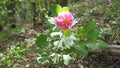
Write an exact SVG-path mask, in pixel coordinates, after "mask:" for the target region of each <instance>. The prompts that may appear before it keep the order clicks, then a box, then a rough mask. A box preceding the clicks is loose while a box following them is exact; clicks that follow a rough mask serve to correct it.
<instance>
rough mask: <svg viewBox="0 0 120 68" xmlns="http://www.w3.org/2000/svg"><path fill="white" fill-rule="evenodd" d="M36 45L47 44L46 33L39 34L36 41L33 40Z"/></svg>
mask: <svg viewBox="0 0 120 68" xmlns="http://www.w3.org/2000/svg"><path fill="white" fill-rule="evenodd" d="M35 43H36V45H37V46H38V47H45V46H47V45H48V42H47V35H43V34H40V35H39V36H38V37H37V39H36V41H35Z"/></svg>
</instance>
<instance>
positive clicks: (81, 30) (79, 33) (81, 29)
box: [76, 27, 85, 37]
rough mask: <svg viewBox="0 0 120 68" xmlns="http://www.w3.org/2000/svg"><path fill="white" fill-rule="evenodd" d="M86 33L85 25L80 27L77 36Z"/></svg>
mask: <svg viewBox="0 0 120 68" xmlns="http://www.w3.org/2000/svg"><path fill="white" fill-rule="evenodd" d="M84 33H85V30H84V28H83V27H80V28H78V30H77V34H76V36H77V37H82V36H83V35H84Z"/></svg>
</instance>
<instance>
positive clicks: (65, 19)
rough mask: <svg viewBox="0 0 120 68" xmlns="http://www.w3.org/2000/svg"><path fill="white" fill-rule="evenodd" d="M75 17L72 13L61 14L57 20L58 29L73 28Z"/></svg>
mask: <svg viewBox="0 0 120 68" xmlns="http://www.w3.org/2000/svg"><path fill="white" fill-rule="evenodd" d="M73 19H74V18H73V15H72V14H71V13H70V12H61V13H59V14H58V16H57V18H56V19H55V23H56V25H57V27H59V28H62V29H63V30H67V29H69V28H71V27H72V23H73Z"/></svg>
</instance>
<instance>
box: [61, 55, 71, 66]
mask: <svg viewBox="0 0 120 68" xmlns="http://www.w3.org/2000/svg"><path fill="white" fill-rule="evenodd" d="M63 60H64V64H65V65H68V64H71V63H73V58H72V57H70V56H69V55H63Z"/></svg>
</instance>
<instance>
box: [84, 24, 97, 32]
mask: <svg viewBox="0 0 120 68" xmlns="http://www.w3.org/2000/svg"><path fill="white" fill-rule="evenodd" d="M95 27H96V23H95V22H87V23H86V24H85V25H84V29H85V32H89V31H91V30H92V29H94V28H95Z"/></svg>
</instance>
